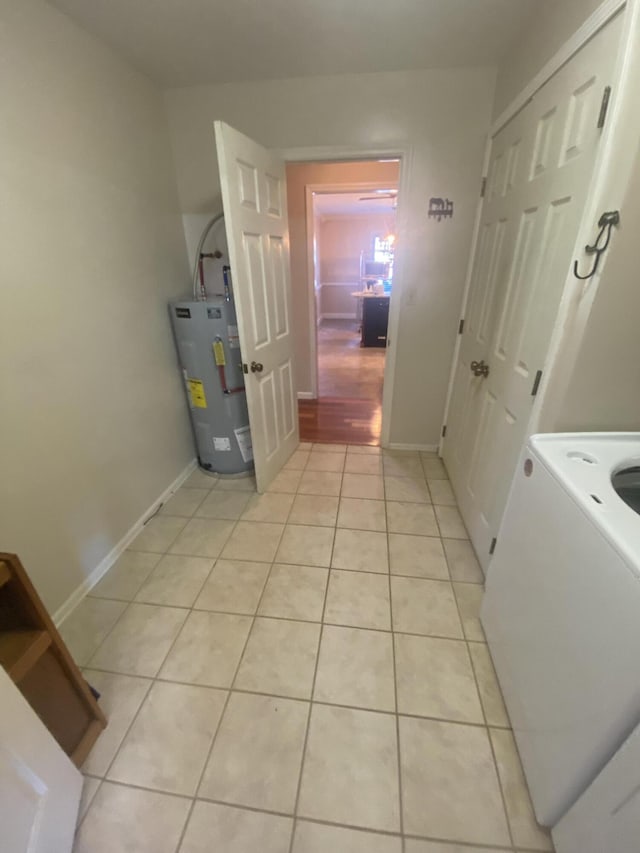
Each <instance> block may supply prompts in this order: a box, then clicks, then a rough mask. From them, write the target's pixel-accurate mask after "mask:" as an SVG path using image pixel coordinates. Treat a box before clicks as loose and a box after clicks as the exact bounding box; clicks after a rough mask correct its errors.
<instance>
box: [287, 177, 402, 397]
mask: <svg viewBox="0 0 640 853" xmlns="http://www.w3.org/2000/svg"><path fill="white" fill-rule="evenodd" d="M388 186H389V181H360V182H354V181H351V182H349V183H342V184H341V183H337V182H336V183H332V184H306V185H305V188H304V194H305V205H306V210H305V214H306V223H307V286H308V290H309V357H310V358H311V399H312V400H315V399H317V397H318V318H317V316H316V294H315V289H314V279H315V269H314V264H313V236H314V233H315V226H316V223H315V217H314V215H313V194H314V193H337V192H354V193H357V192H367V191H369V190H377V189H385V188H386V187H388ZM360 215H361V216H368V215H369V214H360ZM391 302H393V297H392V298H391ZM391 302H390V303H389V307H391ZM354 313H355V312H354ZM383 388H384V385H383Z"/></svg>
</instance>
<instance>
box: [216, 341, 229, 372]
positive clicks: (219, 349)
mask: <svg viewBox="0 0 640 853" xmlns="http://www.w3.org/2000/svg"><path fill="white" fill-rule="evenodd" d="M213 357H214V358H215V360H216V365H217V366H218V367H224V366H225V364H226V363H227V361H226V359H225V357H224V344H223V343H222V341H214V342H213Z"/></svg>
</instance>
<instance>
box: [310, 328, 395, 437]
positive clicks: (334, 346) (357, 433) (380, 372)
mask: <svg viewBox="0 0 640 853" xmlns="http://www.w3.org/2000/svg"><path fill="white" fill-rule="evenodd" d="M385 354H386V349H384V348H383V347H361V346H360V332H359V327H358V324H357V322H356V321H355V320H323V321H322V323H321V324H320V325H319V327H318V399H317V400H299V401H298V416H299V422H300V438H301V439H302V440H303V441H311V442H314V441H320V442H322V441H328V442H334V441H336V442H342V443H345V442H346V443H348V442H351V443H352V444H370V445H375V446H377V445H379V444H380V429H381V425H382V383H383V380H384V359H385Z"/></svg>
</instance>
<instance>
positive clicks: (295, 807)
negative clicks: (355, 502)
mask: <svg viewBox="0 0 640 853" xmlns="http://www.w3.org/2000/svg"><path fill="white" fill-rule="evenodd" d="M345 460H346V454H345ZM343 480H344V469H343V471H342V472H341V474H340V492H342V483H343ZM339 512H340V502H339V499H338V513H339ZM337 521H338V515H337V514H336V526H335V527H334V528H333V539H332V542H331V554H330V555H329V571H328V573H327V583H326V586H325V589H324V600H323V602H322V613H321V615H320V633H319V636H318V650H317V652H316V661H315V666H314V668H313V678H312V680H311V692H310V694H309V712H308V714H307V725H306V729H305V733H304V741H303V744H302V755H301V759H300V769H299V771H298V785H297V787H296V797H295V800H294V804H293V826H292V828H291V838H290V840H289V853H293V845H294V843H295V836H296V830H297V826H298V807H299V804H300V792H301V790H302V776H303V773H304V764H305V759H306V757H307V745H308V742H309V731H310V729H311V714H312V712H313V705H314V694H315V690H316V679H317V677H318V666H319V664H320V652H321V649H322V637H323V635H324V615H325V612H326V609H327V598H328V596H329V583H330V582H331V563H332V562H333V551H334V549H335V544H336V532H337V529H338V528H337Z"/></svg>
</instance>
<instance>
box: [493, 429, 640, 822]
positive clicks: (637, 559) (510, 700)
mask: <svg viewBox="0 0 640 853" xmlns="http://www.w3.org/2000/svg"><path fill="white" fill-rule="evenodd" d="M639 511H640V433H602V434H600V433H586V434H571V433H564V434H560V435H553V434H549V435H537V436H533V437H532V438H531V439H530V440H529V443H528V446H527V450H526V453H525V455H524V457H523V458H522V460H521V465H520V467H519V470H518V471H517V473H516V476H515V478H514V483H513V486H512V490H511V494H510V497H509V501H508V505H507V509H506V512H505V516H504V519H503V522H502V525H501V528H500V532H499V535H498V540H497V545H496V549H495V552H494V557H493V559H492V561H491V564H490V566H489V571H488V575H487V584H486V594H485V597H484V601H483V605H482V623H483V626H484V629H485V632H486V635H487V641H488V643H489V647H490V649H491V654H492V657H493V660H494V663H495V667H496V671H497V674H498V678H499V681H500V685H501V687H502V691H503V694H504V698H505V702H506V705H507V708H508V711H509V715H510V717H511V723H512V725H513V730H514V734H515V737H516V741H517V744H518V749H519V752H520V756H521V758H522V763H523V767H524V771H525V775H526V777H527V781H528V783H529V789H530V792H531V798H532V801H533V806H534V809H535V812H536V816H537V818H538V820H539V821H540V823H541V824H543V825H545V826H553V825H554V824H556V823H557V821H558V820H559V819H560V818H561V817H562V815H564V814H565V812H567V810H568V809H569V807H570V806H571V805H572V804H573V803H574V802H575V801H576V800H577V799H578V797H579V796H580V794H582V792H583V791H584V790H585V789H586V788H587V786H588V785H589V784H590V783H591V782H592V780H593V779H594V778H595V777H596V776H597V774H598V773H599V771H600V770H601V769H602V768H603V767H604V765H605V764H606V763H607V761H608V760H609V759H610V758H611V757H612V756H613V754H614V753H615V752H616V750H617V749H618V748H619V747H620V746H621V744H622V743H623V741H624V740H625V739H626V738H627V737H628V736H629V735H630V733H631V732H632V731H633V729H634V728H635V726H636V725H637V724H638V723H639V722H640V515H638V512H639Z"/></svg>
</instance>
